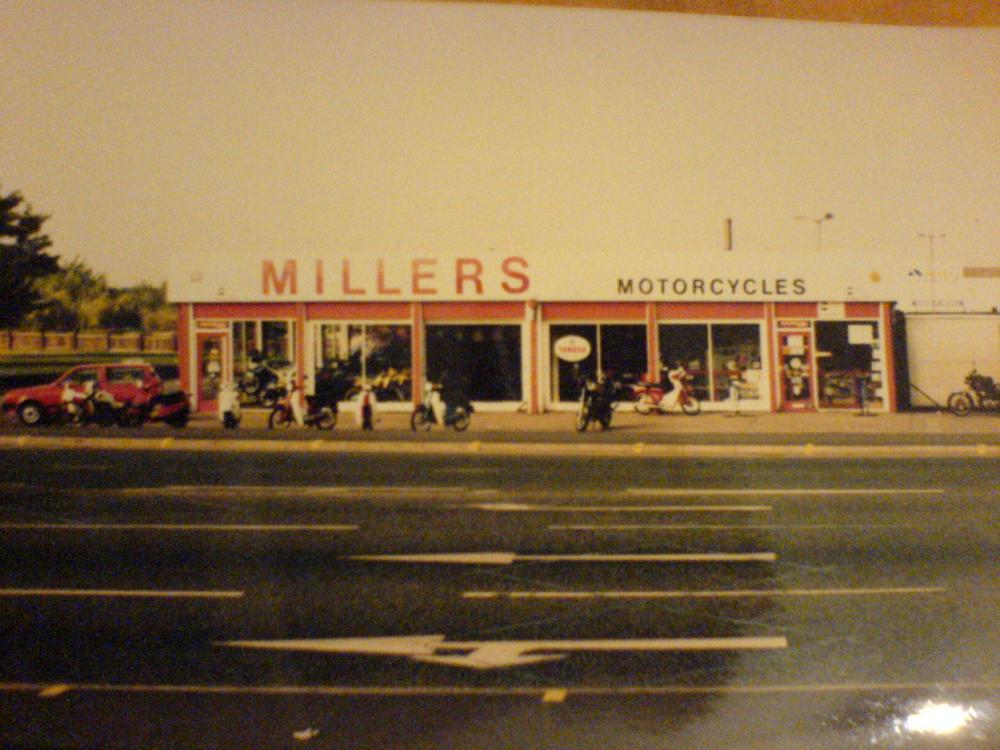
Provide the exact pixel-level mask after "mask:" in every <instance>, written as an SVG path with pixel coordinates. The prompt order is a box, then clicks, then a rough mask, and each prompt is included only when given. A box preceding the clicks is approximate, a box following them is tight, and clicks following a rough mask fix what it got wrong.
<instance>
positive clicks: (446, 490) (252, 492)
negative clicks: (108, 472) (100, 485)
mask: <svg viewBox="0 0 1000 750" xmlns="http://www.w3.org/2000/svg"><path fill="white" fill-rule="evenodd" d="M468 491H469V490H468V488H467V487H453V486H452V487H430V486H413V487H406V486H389V487H386V486H377V485H373V486H335V487H313V486H309V485H224V486H222V485H215V484H203V485H195V484H190V485H188V484H173V485H170V484H168V485H163V486H162V487H124V488H121V489H119V490H116V492H117V494H121V495H124V496H125V497H147V496H150V495H156V496H159V495H172V496H176V497H190V496H192V495H193V496H196V497H224V498H229V497H233V496H239V497H247V498H254V499H259V498H262V497H265V498H266V497H272V496H274V495H291V496H294V497H296V498H302V497H305V498H325V497H334V498H336V497H369V496H371V495H377V494H381V495H393V496H396V495H426V494H432V495H455V494H462V493H467V492H468Z"/></svg>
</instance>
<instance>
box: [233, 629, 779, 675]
mask: <svg viewBox="0 0 1000 750" xmlns="http://www.w3.org/2000/svg"><path fill="white" fill-rule="evenodd" d="M218 645H221V646H228V647H230V648H252V649H266V650H271V651H309V652H313V653H325V654H371V655H376V656H406V657H408V658H409V659H412V660H413V661H420V662H429V663H432V664H443V665H446V666H451V667H466V668H469V669H498V668H501V667H519V666H524V665H527V664H536V663H539V662H544V661H553V660H557V659H563V658H565V657H566V656H567V655H568V653H567V652H573V651H738V650H754V651H760V650H768V649H779V648H787V647H788V641H787V640H786V639H785V638H784V637H782V636H776V637H743V638H739V637H737V638H637V639H623V640H589V641H555V640H547V641H448V642H446V641H445V636H443V635H416V636H398V637H394V636H388V637H381V638H320V639H305V640H282V641H224V642H222V643H220V644H218Z"/></svg>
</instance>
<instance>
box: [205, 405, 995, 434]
mask: <svg viewBox="0 0 1000 750" xmlns="http://www.w3.org/2000/svg"><path fill="white" fill-rule="evenodd" d="M267 415H268V412H267V411H266V410H262V409H247V410H245V411H244V416H243V423H242V425H241V427H242V428H244V429H255V428H266V426H267ZM215 424H216V420H215V418H214V416H213V415H197V416H196V417H195V419H193V420H192V426H196V427H210V426H214V425H215ZM409 429H410V415H409V412H381V413H379V414H378V415H377V421H376V424H375V432H376V434H377V433H379V432H384V431H391V432H396V431H409ZM335 431H336V432H338V433H340V432H356V433H357V434H358V435H360V434H362V433H361V429H360V427H359V426H358V425H357V424H356V422H355V418H354V414H353V413H352V412H350V411H348V410H344V411H342V412H341V414H340V418H339V421H338V422H337V427H336V430H335ZM433 431H434V432H440V428H437V427H435V428H433ZM448 432H451V431H450V430H449V431H448ZM497 432H503V433H553V434H558V433H573V432H574V413H573V412H568V411H562V412H547V413H545V414H524V413H508V412H504V413H498V412H484V411H477V412H476V413H475V414H473V417H472V426H471V427H470V428H469V431H468V432H467V433H465V434H466V435H468V436H470V438H472V436H474V435H476V434H480V435H481V434H482V433H497ZM609 432H610V434H621V433H627V434H628V435H630V436H632V437H633V439H650V438H654V437H655V436H657V435H660V436H663V437H667V436H670V435H685V436H696V435H702V436H711V435H729V436H738V435H789V436H796V435H828V434H833V435H850V434H858V433H860V434H867V435H911V436H975V437H979V438H982V439H984V440H985V441H986V442H994V441H996V442H1000V414H981V415H971V416H968V417H955V416H953V415H951V414H948V413H937V412H906V413H900V414H876V415H872V416H861V415H860V414H858V413H857V412H837V413H831V412H819V413H812V414H784V413H781V414H771V413H757V414H745V413H741V414H739V415H733V414H726V413H711V412H708V413H703V414H699V415H698V416H695V417H689V416H686V415H683V414H652V415H649V416H642V415H640V414H637V413H635V411H633V410H632V409H631V408H630V407H628V406H625V407H622V408H620V409H618V410H617V411H616V413H615V416H614V420H613V421H612V426H611V430H610V431H609ZM588 435H590V436H592V437H593V438H594V439H599V438H600V436H601V433H600V432H597V431H591V432H589V433H588Z"/></svg>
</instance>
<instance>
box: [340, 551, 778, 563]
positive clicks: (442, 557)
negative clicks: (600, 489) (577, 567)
mask: <svg viewBox="0 0 1000 750" xmlns="http://www.w3.org/2000/svg"><path fill="white" fill-rule="evenodd" d="M347 559H349V560H358V561H361V562H392V563H445V564H454V565H513V564H514V563H516V562H544V563H559V562H571V563H605V562H611V563H652V562H671V563H690V562H699V563H707V562H726V563H731V562H740V563H743V562H775V561H776V560H777V559H778V556H777V555H776V554H775V553H774V552H733V553H730V552H693V553H665V554H645V555H626V554H621V555H618V554H611V555H602V554H579V555H518V554H516V553H513V552H446V553H429V554H409V555H407V554H403V555H350V556H349V557H348V558H347Z"/></svg>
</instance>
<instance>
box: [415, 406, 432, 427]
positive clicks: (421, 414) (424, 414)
mask: <svg viewBox="0 0 1000 750" xmlns="http://www.w3.org/2000/svg"><path fill="white" fill-rule="evenodd" d="M430 428H431V418H430V415H429V414H428V411H427V409H425V408H424V407H422V406H418V407H417V408H416V409H414V410H413V415H412V416H411V417H410V429H412V430H413V431H414V432H416V431H417V430H429V429H430Z"/></svg>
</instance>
